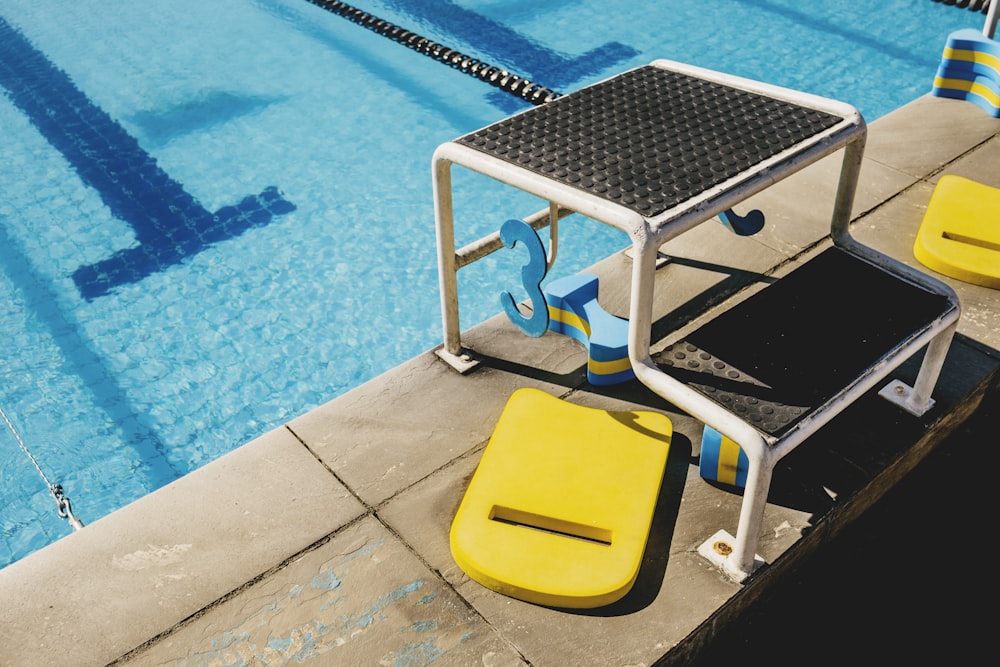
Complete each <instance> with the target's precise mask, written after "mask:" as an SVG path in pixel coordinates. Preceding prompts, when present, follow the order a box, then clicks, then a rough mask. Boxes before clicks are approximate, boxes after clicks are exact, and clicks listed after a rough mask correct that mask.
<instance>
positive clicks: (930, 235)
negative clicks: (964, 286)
mask: <svg viewBox="0 0 1000 667" xmlns="http://www.w3.org/2000/svg"><path fill="white" fill-rule="evenodd" d="M913 255H914V256H915V257H916V258H917V259H918V260H920V263H921V264H923V265H924V266H926V267H927V268H929V269H933V270H935V271H937V272H938V273H941V274H943V275H946V276H949V277H951V278H956V279H958V280H961V281H964V282H967V283H972V284H975V285H983V286H985V287H992V288H994V289H1000V188H993V187H990V186H988V185H983V184H982V183H977V182H976V181H972V180H969V179H967V178H962V177H961V176H954V175H945V176H942V177H941V179H940V180H939V181H938V184H937V186H935V188H934V194H932V195H931V199H930V202H929V203H928V205H927V212H926V213H925V214H924V220H923V222H922V223H921V225H920V229H919V231H918V232H917V239H916V242H915V243H914V246H913Z"/></svg>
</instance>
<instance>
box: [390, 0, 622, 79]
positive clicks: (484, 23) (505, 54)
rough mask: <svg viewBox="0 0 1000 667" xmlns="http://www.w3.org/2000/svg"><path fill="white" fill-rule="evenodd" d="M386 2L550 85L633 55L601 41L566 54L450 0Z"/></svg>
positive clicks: (578, 77)
mask: <svg viewBox="0 0 1000 667" xmlns="http://www.w3.org/2000/svg"><path fill="white" fill-rule="evenodd" d="M388 4H389V5H390V6H393V7H395V8H397V9H398V10H400V11H402V12H404V13H406V14H409V15H410V16H412V17H414V18H416V19H418V20H419V21H421V22H425V23H429V24H431V25H433V26H435V27H436V28H437V29H439V30H441V31H443V32H445V33H447V34H449V35H451V36H452V37H454V38H455V39H457V40H459V41H461V42H463V43H465V44H468V45H470V46H473V47H475V48H476V49H478V50H480V51H482V52H483V53H485V54H486V55H489V56H490V57H491V58H495V59H497V60H499V61H501V62H503V63H505V64H507V65H509V66H511V67H512V68H513V69H514V70H515V71H517V72H518V74H520V75H521V76H526V77H528V78H529V79H531V80H532V81H536V82H538V83H539V84H541V85H543V86H546V87H548V88H552V89H554V90H556V89H559V88H560V87H564V86H568V85H569V84H572V83H575V82H577V81H579V80H581V79H583V78H586V77H588V76H590V75H592V74H596V73H598V72H600V71H602V70H604V69H605V68H607V67H610V66H611V65H615V64H617V63H619V62H622V61H624V60H628V59H629V58H633V57H635V56H637V55H639V52H638V51H636V50H635V49H633V48H632V47H630V46H626V45H625V44H620V43H619V42H607V43H606V44H602V45H601V46H598V47H597V48H595V49H591V50H590V51H587V52H586V53H584V54H583V55H581V56H578V57H576V58H567V57H566V56H563V55H560V54H558V53H556V52H555V51H552V50H550V49H547V48H545V47H544V46H542V45H540V44H538V43H536V42H534V41H532V40H530V39H528V38H527V37H525V36H523V35H521V34H520V33H518V32H517V31H515V30H511V29H510V28H508V27H507V26H505V25H504V24H502V23H498V22H497V21H494V20H493V19H491V18H489V17H487V16H483V15H482V14H477V13H476V12H474V11H472V10H470V9H465V8H463V7H459V6H458V5H456V4H455V3H454V2H452V0H438V2H434V3H429V2H426V0H390V2H389V3H388ZM497 64H499V63H497Z"/></svg>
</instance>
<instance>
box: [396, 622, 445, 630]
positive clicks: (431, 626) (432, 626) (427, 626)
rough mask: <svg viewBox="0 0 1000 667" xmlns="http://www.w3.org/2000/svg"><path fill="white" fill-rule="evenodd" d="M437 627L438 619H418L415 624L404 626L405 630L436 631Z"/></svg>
mask: <svg viewBox="0 0 1000 667" xmlns="http://www.w3.org/2000/svg"><path fill="white" fill-rule="evenodd" d="M437 629H438V624H437V621H433V620H432V621H417V622H416V623H414V624H413V625H410V626H408V627H405V628H403V632H434V631H435V630H437Z"/></svg>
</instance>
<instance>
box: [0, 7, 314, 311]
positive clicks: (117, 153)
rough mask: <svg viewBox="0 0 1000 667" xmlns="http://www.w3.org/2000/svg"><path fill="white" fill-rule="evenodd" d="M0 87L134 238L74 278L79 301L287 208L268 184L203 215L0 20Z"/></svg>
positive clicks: (65, 78) (178, 260)
mask: <svg viewBox="0 0 1000 667" xmlns="http://www.w3.org/2000/svg"><path fill="white" fill-rule="evenodd" d="M0 87H2V88H5V89H6V90H7V92H8V98H9V99H10V100H11V101H12V102H13V103H14V105H15V106H16V107H17V108H18V109H19V110H20V111H21V112H22V113H24V114H25V115H26V116H27V117H28V119H29V120H30V121H31V123H32V125H34V126H35V128H36V129H37V130H38V131H39V132H40V133H41V135H42V136H43V137H44V138H45V139H46V141H48V142H49V144H51V145H52V147H53V148H55V149H56V150H58V151H59V152H60V153H62V155H63V157H65V158H66V160H67V161H68V162H69V163H70V165H71V166H72V167H73V169H74V171H75V172H76V173H77V175H78V176H79V177H80V179H81V181H83V183H84V184H86V185H87V186H89V187H91V188H93V189H94V190H96V191H97V192H98V194H99V195H100V197H101V201H103V202H104V204H105V205H106V206H107V207H108V209H109V210H110V211H111V213H112V214H113V215H114V216H115V217H116V218H118V219H120V220H122V221H123V222H125V223H127V224H128V225H129V226H131V227H132V230H133V232H134V233H135V238H136V241H138V245H136V246H133V247H132V248H129V249H126V250H121V251H119V252H116V253H114V254H113V255H112V256H111V257H108V258H107V259H104V260H101V261H99V262H96V263H95V264H90V265H86V266H81V267H80V268H78V269H77V270H76V271H75V272H74V273H73V280H74V282H75V283H76V286H77V289H78V290H79V291H80V295H81V296H82V297H83V298H85V299H87V300H91V299H93V298H95V297H99V296H102V295H105V294H107V293H108V292H110V291H111V290H112V289H114V288H115V287H118V286H121V285H126V284H130V283H136V282H138V281H140V280H142V279H143V278H145V277H147V276H149V275H152V274H153V273H157V272H160V271H163V270H165V269H167V268H169V267H171V266H174V265H176V264H179V263H181V262H183V261H185V260H187V259H190V258H191V257H192V256H194V255H196V254H198V253H199V252H201V251H202V250H204V249H206V248H208V247H209V246H212V245H215V244H216V243H218V242H220V241H224V240H227V239H231V238H234V237H236V236H238V235H240V234H242V233H243V232H245V231H246V230H248V229H250V228H252V227H261V226H263V225H266V224H268V223H269V222H271V220H272V219H273V218H274V217H275V216H278V215H283V214H285V213H289V212H291V211H293V210H295V206H294V205H293V204H292V203H291V202H289V201H287V200H285V199H284V197H282V196H281V194H279V192H278V189H277V188H276V187H274V186H271V187H268V188H267V189H265V190H264V191H263V192H261V193H260V194H259V195H250V196H248V197H246V198H244V199H243V200H242V201H241V202H240V203H239V204H237V205H236V206H225V207H223V208H220V209H219V210H218V211H216V212H215V213H212V212H210V211H208V210H206V209H205V208H204V207H203V206H202V205H201V204H200V203H199V202H198V200H196V199H195V198H194V197H193V196H192V195H191V194H189V193H188V192H187V191H186V190H185V189H184V186H183V185H181V184H180V183H179V182H177V181H176V180H174V179H172V178H171V177H170V176H169V175H168V174H167V173H166V172H165V171H163V169H161V168H160V167H159V166H158V165H157V164H156V159H155V158H153V157H152V156H151V155H149V154H148V153H146V151H144V150H143V149H142V147H140V145H139V142H138V141H137V140H136V139H135V138H134V137H132V136H131V135H129V134H128V132H126V131H125V129H124V128H123V127H122V126H121V125H119V124H118V123H117V122H115V121H114V119H112V118H111V116H110V115H108V114H107V113H106V112H105V111H104V110H103V109H101V108H100V107H99V106H97V105H96V104H94V103H93V102H92V101H91V100H90V99H89V98H88V97H87V96H86V95H85V94H84V93H83V91H81V90H80V89H79V88H77V87H76V85H75V84H74V83H73V81H72V80H71V79H70V77H69V75H67V74H66V73H65V72H63V71H62V70H60V69H59V68H57V67H56V66H55V65H54V64H53V63H52V62H50V61H49V59H48V58H47V57H46V56H45V54H43V53H42V52H40V51H38V50H37V49H35V48H34V46H32V45H31V43H30V42H29V41H28V39H27V38H26V37H25V36H24V35H22V34H21V33H20V32H18V31H17V30H16V29H14V28H13V27H12V26H11V25H10V24H9V23H8V22H7V21H6V20H4V19H3V17H0Z"/></svg>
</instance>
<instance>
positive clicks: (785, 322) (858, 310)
mask: <svg viewBox="0 0 1000 667" xmlns="http://www.w3.org/2000/svg"><path fill="white" fill-rule="evenodd" d="M950 308H952V306H951V304H950V303H949V300H948V298H947V297H945V296H943V295H940V294H935V293H933V292H930V291H927V290H925V289H923V288H922V287H919V286H917V285H913V284H911V283H908V282H905V281H903V280H900V279H899V278H897V277H896V276H894V275H892V274H890V273H887V272H886V271H883V270H881V269H879V268H877V267H875V266H873V265H871V264H869V263H867V262H865V261H864V260H861V259H859V258H858V257H855V256H853V255H851V254H849V253H847V252H844V251H842V250H840V249H839V248H836V247H834V248H830V249H828V250H826V251H824V252H823V253H822V254H820V255H818V256H817V257H815V258H814V259H811V260H810V261H809V262H807V263H806V264H805V265H803V266H802V267H800V268H798V269H796V270H795V271H793V272H792V273H790V274H789V275H788V276H786V277H785V278H783V279H782V280H779V281H777V282H776V283H774V284H773V285H770V286H768V287H767V288H766V289H764V290H761V291H760V292H757V293H756V294H754V295H753V296H751V297H750V298H748V299H746V300H745V301H742V302H741V303H739V304H737V305H736V306H734V307H733V308H731V309H729V310H727V311H726V312H724V313H722V314H720V315H718V316H716V317H714V318H713V319H712V320H711V321H710V322H708V323H706V324H705V325H704V326H702V327H700V328H699V329H697V330H696V331H694V332H692V333H691V334H689V335H688V336H687V337H686V338H685V339H684V340H682V341H679V342H677V343H675V344H674V345H671V346H670V347H668V348H667V349H665V350H664V351H663V352H662V353H661V354H659V355H657V356H656V358H655V360H656V362H657V363H658V364H659V365H660V367H661V368H662V369H663V371H664V372H666V373H668V374H670V375H672V376H673V377H675V378H676V379H678V380H680V381H681V382H685V383H687V384H690V385H691V386H693V387H694V388H695V389H697V390H698V391H700V392H701V393H703V394H704V395H705V396H707V397H708V398H710V399H712V400H713V401H715V402H716V403H719V404H720V405H722V406H723V407H725V408H727V409H729V410H732V411H735V412H737V413H738V414H741V415H742V416H743V417H744V418H746V419H748V420H749V421H750V422H751V423H752V424H753V425H754V426H756V427H758V428H760V429H761V430H763V431H765V432H767V433H770V434H771V435H775V436H780V435H782V434H783V433H785V432H787V431H788V429H790V428H791V427H792V426H794V425H795V424H796V423H797V422H798V421H799V420H800V419H802V418H804V417H805V416H806V415H808V414H810V413H811V412H812V411H814V410H816V409H818V408H819V407H821V406H822V405H824V404H825V403H826V402H827V401H829V400H830V399H832V398H833V397H834V396H835V395H836V394H837V393H838V392H840V391H842V390H843V388H845V387H847V386H849V385H850V384H851V383H852V382H854V380H855V378H859V377H861V376H862V375H863V374H864V373H865V372H866V370H867V369H869V368H872V367H873V366H874V365H875V364H876V363H877V362H878V361H879V360H880V359H881V358H882V357H883V356H884V355H885V354H886V353H888V352H889V351H890V350H893V349H895V348H896V347H898V346H900V345H902V344H904V343H905V342H906V341H907V340H908V339H909V338H910V337H911V336H912V335H913V333H914V332H916V331H920V330H922V329H924V328H925V327H928V326H930V325H931V324H932V323H933V322H934V321H935V320H937V319H938V318H939V317H941V316H942V315H943V314H944V313H946V312H948V310H949V309H950ZM873 322H874V323H878V324H877V326H874V327H873V326H872V323H873Z"/></svg>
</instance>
